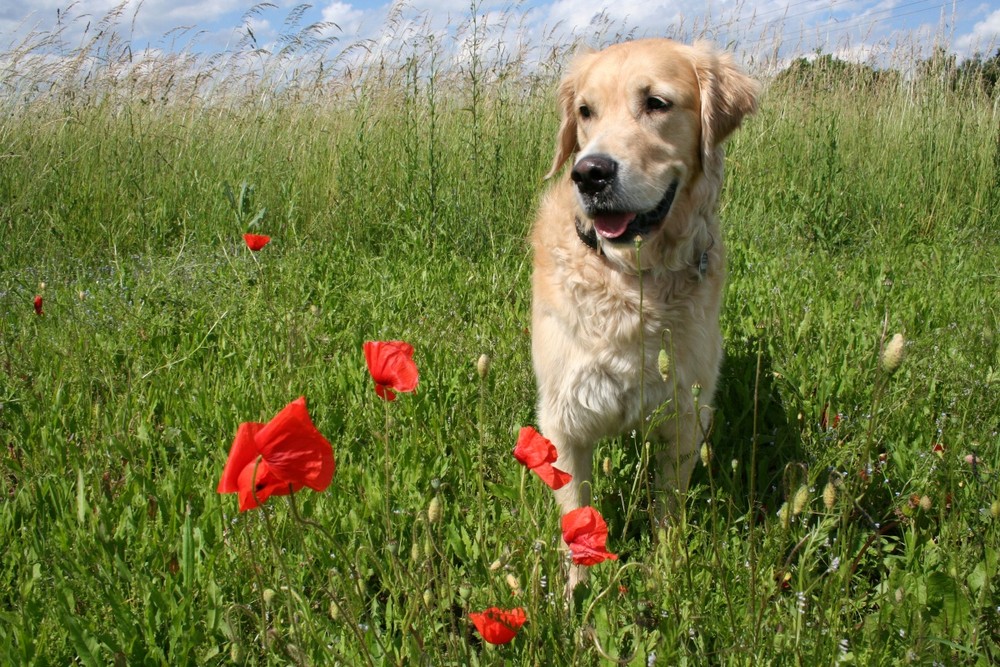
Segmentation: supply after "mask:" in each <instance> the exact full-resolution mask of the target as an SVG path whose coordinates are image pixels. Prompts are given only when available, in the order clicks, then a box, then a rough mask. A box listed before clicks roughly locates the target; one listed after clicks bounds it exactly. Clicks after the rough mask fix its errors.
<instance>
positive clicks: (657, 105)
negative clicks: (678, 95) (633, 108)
mask: <svg viewBox="0 0 1000 667" xmlns="http://www.w3.org/2000/svg"><path fill="white" fill-rule="evenodd" d="M672 106H674V103H673V102H671V101H670V100H665V99H663V98H662V97H656V96H655V95H650V96H649V97H647V98H646V111H670V107H672Z"/></svg>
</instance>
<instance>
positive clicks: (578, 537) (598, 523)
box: [562, 507, 618, 565]
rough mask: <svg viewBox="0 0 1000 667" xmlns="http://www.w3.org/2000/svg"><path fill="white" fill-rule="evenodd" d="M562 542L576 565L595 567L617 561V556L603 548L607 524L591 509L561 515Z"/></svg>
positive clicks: (606, 536) (581, 508)
mask: <svg viewBox="0 0 1000 667" xmlns="http://www.w3.org/2000/svg"><path fill="white" fill-rule="evenodd" d="M562 534H563V540H565V542H566V544H567V545H568V546H569V552H570V555H572V556H573V562H574V563H576V564H577V565H597V564H598V563H600V562H601V561H604V560H607V559H610V560H618V555H617V554H613V553H609V552H608V550H607V549H606V548H605V544H606V543H607V541H608V524H606V523H604V517H602V516H601V513H600V512H598V511H597V510H595V509H594V508H593V507H580V508H577V509H575V510H573V511H572V512H569V513H567V514H564V515H563V518H562Z"/></svg>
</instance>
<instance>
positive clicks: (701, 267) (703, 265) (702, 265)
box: [698, 250, 708, 278]
mask: <svg viewBox="0 0 1000 667" xmlns="http://www.w3.org/2000/svg"><path fill="white" fill-rule="evenodd" d="M706 273H708V251H707V250H706V251H705V252H703V253H701V260H700V261H699V262H698V274H699V275H700V276H701V277H702V278H704V277H705V274H706Z"/></svg>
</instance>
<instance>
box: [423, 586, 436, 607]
mask: <svg viewBox="0 0 1000 667" xmlns="http://www.w3.org/2000/svg"><path fill="white" fill-rule="evenodd" d="M424 604H425V605H426V606H428V607H430V606H431V605H432V604H434V591H432V590H431V589H429V588H425V589H424Z"/></svg>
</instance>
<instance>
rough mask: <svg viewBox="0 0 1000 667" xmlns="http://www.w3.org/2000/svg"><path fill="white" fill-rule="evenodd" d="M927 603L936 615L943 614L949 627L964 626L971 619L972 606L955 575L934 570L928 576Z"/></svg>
mask: <svg viewBox="0 0 1000 667" xmlns="http://www.w3.org/2000/svg"><path fill="white" fill-rule="evenodd" d="M927 603H928V607H929V608H930V610H931V613H932V614H934V615H938V614H941V615H943V616H944V619H945V622H946V623H947V624H948V626H949V628H955V627H962V626H964V625H965V624H967V623H968V622H969V621H970V620H971V619H970V613H971V611H972V607H971V605H970V604H969V600H968V598H967V597H966V595H965V592H964V591H963V590H962V587H961V586H960V585H959V583H958V582H957V581H955V579H954V577H951V576H949V575H947V574H945V573H943V572H934V573H933V574H931V575H930V576H929V577H927Z"/></svg>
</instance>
